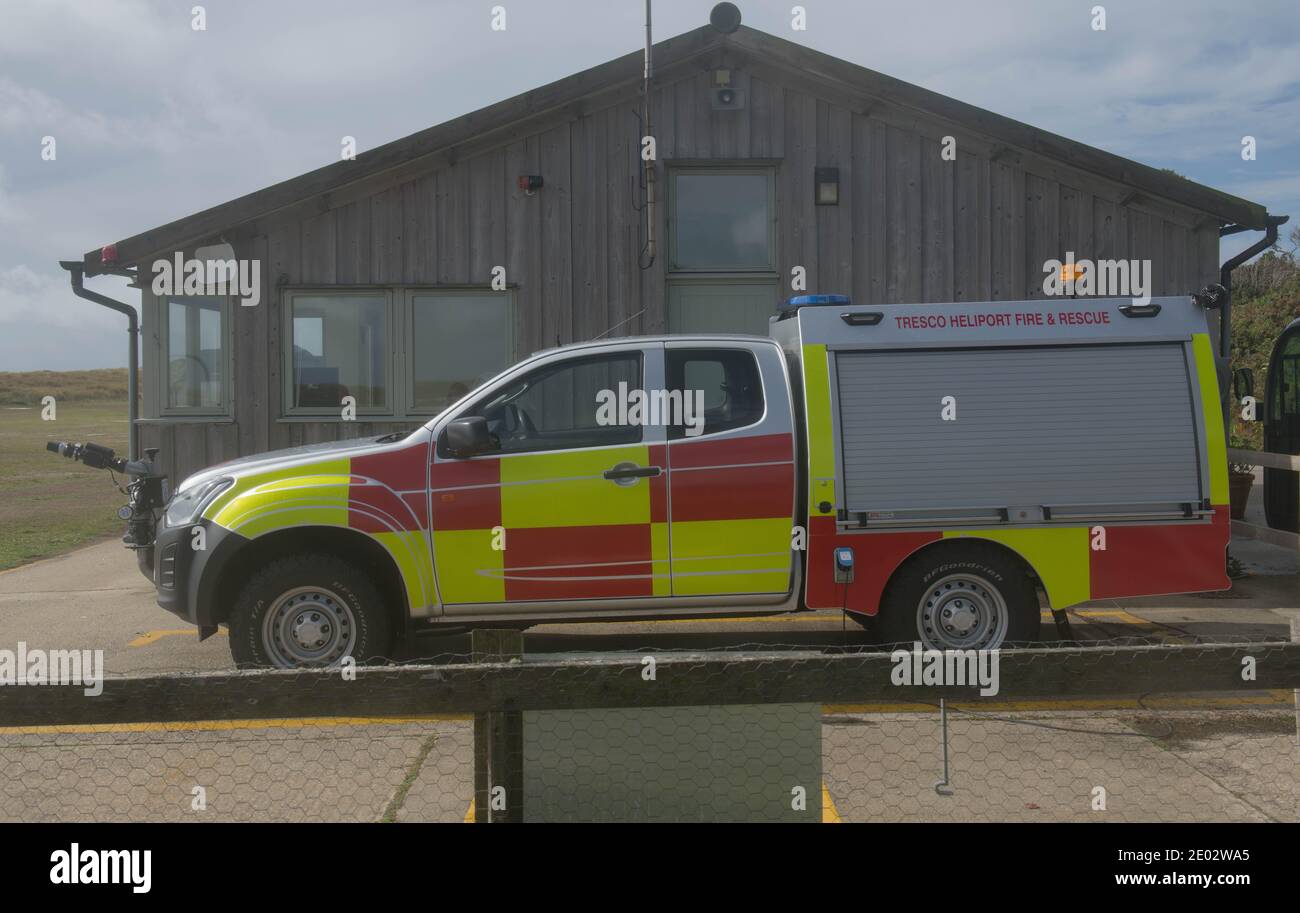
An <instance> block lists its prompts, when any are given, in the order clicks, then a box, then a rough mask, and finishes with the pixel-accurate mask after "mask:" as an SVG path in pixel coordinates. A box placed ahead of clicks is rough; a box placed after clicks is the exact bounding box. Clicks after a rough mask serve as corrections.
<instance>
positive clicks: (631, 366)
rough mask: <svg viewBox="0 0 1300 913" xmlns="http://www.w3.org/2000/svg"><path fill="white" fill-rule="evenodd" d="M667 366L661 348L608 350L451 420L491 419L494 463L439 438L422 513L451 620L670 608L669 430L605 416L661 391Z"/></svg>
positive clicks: (534, 376) (541, 367)
mask: <svg viewBox="0 0 1300 913" xmlns="http://www.w3.org/2000/svg"><path fill="white" fill-rule="evenodd" d="M662 358H663V348H662V344H660V343H653V344H629V345H616V346H602V347H600V348H593V349H591V350H588V351H582V350H578V351H572V352H562V353H557V354H556V355H555V356H552V357H551V358H549V359H542V360H541V361H539V362H538V363H537V364H535V365H533V366H530V367H528V368H526V369H522V370H521V371H520V372H519V373H517V374H515V375H512V376H510V377H507V378H506V379H505V380H503V381H501V382H500V383H498V384H496V385H495V386H494V387H493V388H491V389H490V390H489V391H487V392H486V393H485V394H484V395H483V396H482V397H480V398H479V399H478V400H477V401H476V402H474V403H473V404H471V405H470V406H468V407H466V408H463V409H460V410H458V411H457V414H456V416H454V417H458V418H459V417H467V416H474V415H481V416H483V417H485V418H486V419H487V420H488V424H489V428H490V430H491V432H492V433H493V434H494V435H496V438H497V439H498V441H499V444H500V446H499V448H498V449H497V450H496V451H494V452H491V453H486V454H482V455H479V456H475V457H471V458H469V459H456V458H455V457H453V456H451V455H450V454H449V453H447V451H446V449H445V432H443V431H441V430H440V432H439V436H438V443H437V445H436V448H435V455H434V461H433V464H432V466H431V468H430V507H431V521H432V522H431V526H432V530H433V551H434V568H435V572H436V574H437V580H438V588H439V594H440V597H441V599H442V602H443V604H444V606H445V607H446V612H447V614H448V615H457V614H491V613H492V611H493V607H494V606H495V611H498V612H499V611H503V610H505V611H511V610H517V609H518V608H519V604H521V603H544V602H545V603H550V607H551V608H558V606H557V604H558V603H565V605H564V610H565V611H569V610H571V609H579V610H581V609H583V608H601V607H602V604H603V606H604V607H607V606H608V601H609V600H618V599H635V598H641V599H647V598H649V599H651V600H653V598H654V597H656V596H662V597H664V599H665V600H666V599H667V597H668V595H669V586H670V581H669V572H668V525H667V492H666V485H667V479H666V473H665V470H666V460H665V457H666V454H665V447H664V441H663V433H664V429H663V428H662V427H660V428H655V427H652V426H645V425H642V424H633V423H630V422H628V421H625V420H624V419H626V418H628V415H626V414H623V415H620V413H619V411H618V409H617V404H616V405H615V409H614V411H613V413H612V414H611V413H610V412H609V410H608V409H606V410H605V412H604V413H602V411H601V407H600V404H601V403H602V399H603V400H604V401H605V402H608V401H609V398H610V396H611V395H612V396H613V397H614V398H615V399H616V400H617V399H618V398H619V397H620V395H622V394H620V391H623V393H627V392H630V391H633V390H640V389H645V388H646V387H647V385H652V386H662V383H663V380H662V377H663V365H662ZM449 420H450V417H449V419H448V421H449Z"/></svg>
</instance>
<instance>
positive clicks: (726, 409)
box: [668, 349, 763, 440]
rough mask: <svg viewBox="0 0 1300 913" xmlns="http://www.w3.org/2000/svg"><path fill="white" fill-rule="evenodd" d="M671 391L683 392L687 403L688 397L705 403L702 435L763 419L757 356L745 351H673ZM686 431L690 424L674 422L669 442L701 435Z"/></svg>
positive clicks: (669, 359)
mask: <svg viewBox="0 0 1300 913" xmlns="http://www.w3.org/2000/svg"><path fill="white" fill-rule="evenodd" d="M668 389H669V390H670V391H672V392H680V394H681V396H682V398H683V402H684V401H685V399H686V397H691V398H692V399H693V400H694V402H695V403H699V402H701V401H702V402H703V406H704V410H703V416H704V423H703V430H702V431H701V432H699V434H717V433H718V432H719V431H729V430H731V429H732V428H743V427H745V426H746V425H752V424H754V423H755V422H757V421H759V420H760V419H761V418H762V417H763V384H762V381H761V380H760V379H759V375H758V364H757V362H755V360H754V356H753V354H751V353H750V352H747V351H744V350H741V349H669V350H668ZM684 414H685V413H684ZM698 414H699V413H698V412H694V411H692V412H690V413H689V415H690V416H695V415H698ZM695 421H696V422H698V419H695ZM686 430H687V425H686V424H684V423H680V422H674V423H673V424H671V425H669V427H668V439H669V440H680V439H683V438H688V437H695V436H698V435H689V436H688V435H687V434H686Z"/></svg>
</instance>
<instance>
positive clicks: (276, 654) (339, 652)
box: [230, 555, 392, 669]
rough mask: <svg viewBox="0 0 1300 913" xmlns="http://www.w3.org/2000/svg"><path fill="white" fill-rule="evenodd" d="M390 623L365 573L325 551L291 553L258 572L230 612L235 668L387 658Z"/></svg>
mask: <svg viewBox="0 0 1300 913" xmlns="http://www.w3.org/2000/svg"><path fill="white" fill-rule="evenodd" d="M391 646H392V633H391V625H390V624H389V619H388V614H387V613H386V612H385V610H384V605H383V600H382V598H381V597H380V594H379V590H378V589H377V588H376V587H375V585H374V584H373V583H372V582H371V580H370V578H369V576H368V575H367V574H366V573H365V572H363V571H361V570H359V569H358V568H356V567H354V566H353V565H351V564H348V563H346V562H343V561H339V560H338V559H336V558H333V557H330V556H326V555H295V556H292V557H288V558H282V559H280V560H278V561H273V562H271V563H270V564H268V565H266V566H265V567H263V568H262V569H261V570H259V571H257V573H255V574H254V575H253V576H252V577H251V578H250V579H249V581H248V583H246V584H245V585H244V587H243V589H242V590H240V593H239V596H238V598H237V599H236V600H235V605H234V607H233V608H232V610H231V613H230V652H231V654H232V655H233V656H234V659H235V664H236V665H237V666H239V667H240V668H244V667H258V666H273V667H277V668H281V669H294V668H307V667H322V666H335V665H338V664H339V663H340V662H342V661H343V659H344V658H345V657H351V658H352V659H354V660H356V661H357V662H359V663H360V662H365V661H366V660H370V659H380V658H385V657H387V656H388V654H389V652H390V648H391Z"/></svg>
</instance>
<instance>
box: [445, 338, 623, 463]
mask: <svg viewBox="0 0 1300 913" xmlns="http://www.w3.org/2000/svg"><path fill="white" fill-rule="evenodd" d="M620 385H623V387H622V389H623V390H624V393H623V396H624V397H626V394H627V391H631V390H635V389H638V388H640V386H641V353H639V352H615V353H611V354H608V355H596V356H590V357H586V358H575V359H571V360H568V361H563V362H558V363H554V364H549V365H545V366H543V367H540V368H537V369H535V370H533V371H529V372H528V373H527V374H524V375H523V376H521V377H518V378H515V379H513V380H511V381H508V382H507V383H506V384H505V385H504V386H501V387H498V388H496V389H495V390H493V391H492V392H490V393H488V394H487V395H486V396H484V397H483V398H482V399H480V400H479V401H478V402H476V403H474V404H473V405H472V406H470V407H469V408H467V409H465V410H464V411H463V412H461V415H460V417H465V416H471V415H481V416H483V417H484V418H486V419H487V420H488V430H489V431H490V432H491V433H492V434H494V435H496V437H497V440H499V441H500V445H501V446H500V450H499V451H498V452H500V453H525V452H532V451H543V450H570V449H574V448H579V447H614V446H618V445H622V444H635V443H637V442H639V441H640V440H641V426H640V425H639V424H637V425H631V424H619V423H618V421H617V412H616V411H615V413H614V417H615V421H614V422H612V423H611V422H608V421H606V419H607V418H608V412H609V410H608V409H606V410H601V409H600V405H601V403H602V401H608V400H609V398H610V396H611V394H612V396H613V397H615V398H617V397H618V396H619V390H620Z"/></svg>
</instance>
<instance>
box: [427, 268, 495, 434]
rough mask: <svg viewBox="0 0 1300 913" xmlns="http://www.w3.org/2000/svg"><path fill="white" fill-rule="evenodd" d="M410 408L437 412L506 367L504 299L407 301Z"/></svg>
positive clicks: (431, 297) (460, 296) (463, 297)
mask: <svg viewBox="0 0 1300 913" xmlns="http://www.w3.org/2000/svg"><path fill="white" fill-rule="evenodd" d="M411 300H412V307H413V309H414V319H415V345H414V354H413V361H412V366H413V367H412V371H413V376H414V382H415V390H414V403H413V405H414V407H415V408H416V409H419V410H421V411H433V412H436V411H439V410H441V409H444V408H446V407H447V406H450V405H451V404H452V403H454V402H455V401H456V400H458V399H460V398H461V397H462V396H464V395H465V394H467V393H469V392H470V391H471V390H473V389H474V388H475V387H477V386H478V385H479V384H481V383H483V382H484V381H486V380H488V379H490V378H491V377H493V376H494V375H496V374H499V373H500V372H501V371H503V370H505V369H506V368H508V367H509V366H510V363H511V361H512V360H513V359H512V356H513V354H514V352H513V350H514V343H513V335H512V328H513V316H512V314H511V308H510V296H509V295H504V294H501V295H468V294H455V293H447V294H417V295H414V296H412V299H411Z"/></svg>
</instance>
